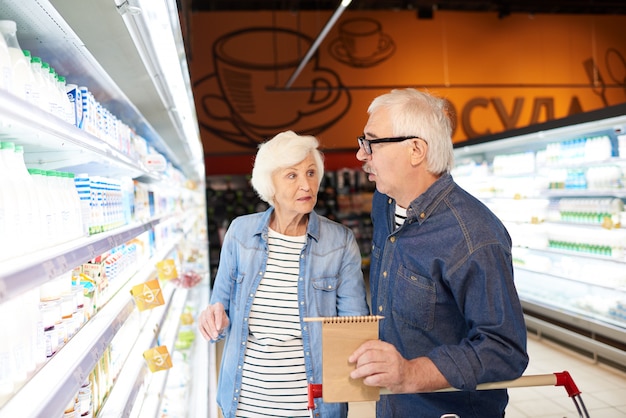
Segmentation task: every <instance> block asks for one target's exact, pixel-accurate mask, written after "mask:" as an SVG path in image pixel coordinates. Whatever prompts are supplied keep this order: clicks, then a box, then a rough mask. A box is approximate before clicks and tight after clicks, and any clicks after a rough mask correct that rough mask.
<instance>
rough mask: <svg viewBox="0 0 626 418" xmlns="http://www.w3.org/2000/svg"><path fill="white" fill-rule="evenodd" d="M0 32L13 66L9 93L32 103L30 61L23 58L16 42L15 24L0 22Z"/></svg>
mask: <svg viewBox="0 0 626 418" xmlns="http://www.w3.org/2000/svg"><path fill="white" fill-rule="evenodd" d="M0 32H2V35H3V37H4V40H5V42H6V44H7V47H8V49H9V55H10V57H11V64H12V66H13V77H12V89H11V91H12V93H13V94H14V95H16V96H18V97H20V98H21V99H23V100H26V101H29V102H31V103H32V98H31V91H32V88H33V83H34V76H33V72H32V69H31V66H30V61H28V59H27V58H26V56H24V52H23V50H22V48H20V44H19V42H18V40H17V24H16V23H15V21H13V20H0Z"/></svg>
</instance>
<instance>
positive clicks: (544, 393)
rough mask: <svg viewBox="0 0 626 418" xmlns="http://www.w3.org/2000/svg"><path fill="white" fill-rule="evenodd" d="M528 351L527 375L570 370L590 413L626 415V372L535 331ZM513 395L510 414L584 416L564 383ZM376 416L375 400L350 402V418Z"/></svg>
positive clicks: (608, 417) (595, 416)
mask: <svg viewBox="0 0 626 418" xmlns="http://www.w3.org/2000/svg"><path fill="white" fill-rule="evenodd" d="M528 352H529V355H530V363H529V365H528V368H527V369H526V372H524V375H531V374H546V373H555V372H562V371H568V372H569V373H570V375H571V376H572V379H573V380H574V383H575V384H576V386H577V387H578V389H579V390H580V391H581V396H580V398H581V399H582V401H583V402H584V404H585V406H586V407H587V411H588V412H589V417H591V418H618V417H619V418H624V417H626V373H623V372H620V371H617V370H614V369H612V368H610V367H607V366H604V365H601V364H596V363H593V362H592V361H591V360H590V359H588V358H586V357H582V356H579V355H578V354H576V353H573V352H571V351H569V350H567V349H565V348H562V347H560V346H558V345H556V344H554V343H551V342H549V341H546V340H539V339H537V338H536V337H535V336H532V335H531V336H529V338H528ZM509 397H510V401H509V406H508V407H507V410H506V418H528V417H532V418H548V417H550V418H576V417H579V416H580V415H579V414H578V412H577V410H576V407H575V405H574V402H573V400H572V399H571V398H569V396H568V395H567V391H566V390H565V388H564V387H562V386H558V387H555V386H539V387H524V388H512V389H509ZM375 416H376V414H375V408H374V403H373V402H361V403H352V404H350V413H349V418H373V417H375ZM433 418H435V417H433ZM461 418H463V417H461Z"/></svg>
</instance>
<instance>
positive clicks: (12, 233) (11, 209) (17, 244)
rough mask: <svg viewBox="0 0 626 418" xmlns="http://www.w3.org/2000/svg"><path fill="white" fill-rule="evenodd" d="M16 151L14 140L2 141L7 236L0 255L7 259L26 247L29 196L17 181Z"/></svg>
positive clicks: (0, 160) (0, 161) (0, 157)
mask: <svg viewBox="0 0 626 418" xmlns="http://www.w3.org/2000/svg"><path fill="white" fill-rule="evenodd" d="M14 153H15V144H14V143H13V142H0V189H2V194H3V199H2V201H3V202H4V217H5V220H4V224H5V232H6V236H3V237H2V240H5V243H6V248H4V250H5V252H4V254H2V255H0V257H3V258H5V259H6V258H12V257H15V256H18V255H21V254H23V251H24V248H25V247H26V237H25V234H24V222H23V220H24V216H25V215H24V214H25V212H26V208H25V206H26V201H27V196H26V195H25V192H24V190H23V189H21V188H20V187H19V185H18V184H17V183H16V182H15V174H14V173H13V171H12V161H11V159H12V158H13V154H14Z"/></svg>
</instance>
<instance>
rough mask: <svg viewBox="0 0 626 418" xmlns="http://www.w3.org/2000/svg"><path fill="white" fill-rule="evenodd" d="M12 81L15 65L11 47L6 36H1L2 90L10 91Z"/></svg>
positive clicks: (0, 67)
mask: <svg viewBox="0 0 626 418" xmlns="http://www.w3.org/2000/svg"><path fill="white" fill-rule="evenodd" d="M12 80H13V65H12V64H11V55H10V53H9V47H8V45H7V42H6V41H5V40H4V36H0V90H5V91H10V89H11V83H12Z"/></svg>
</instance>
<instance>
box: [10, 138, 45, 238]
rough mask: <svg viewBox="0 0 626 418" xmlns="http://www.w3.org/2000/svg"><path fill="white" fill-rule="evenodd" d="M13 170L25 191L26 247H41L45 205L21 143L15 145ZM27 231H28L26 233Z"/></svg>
mask: <svg viewBox="0 0 626 418" xmlns="http://www.w3.org/2000/svg"><path fill="white" fill-rule="evenodd" d="M12 168H13V172H14V174H15V178H16V181H17V182H18V184H19V185H20V186H19V187H21V188H23V189H24V191H25V192H26V195H27V199H28V206H26V212H25V219H24V221H25V223H26V227H25V228H26V230H25V231H24V233H25V234H26V235H27V240H28V248H29V249H30V250H35V249H39V248H41V241H40V240H39V236H40V235H41V231H42V230H43V215H42V210H43V208H44V207H45V205H46V202H45V200H43V199H42V196H41V195H40V194H39V193H38V190H37V187H36V186H35V182H34V180H33V179H32V177H31V176H30V174H29V173H28V169H27V168H26V163H25V161H24V147H23V146H22V145H16V146H15V155H14V158H13V167H12ZM26 231H28V233H26Z"/></svg>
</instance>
